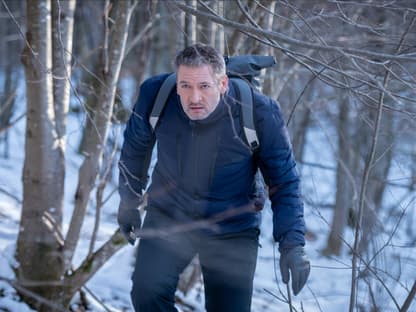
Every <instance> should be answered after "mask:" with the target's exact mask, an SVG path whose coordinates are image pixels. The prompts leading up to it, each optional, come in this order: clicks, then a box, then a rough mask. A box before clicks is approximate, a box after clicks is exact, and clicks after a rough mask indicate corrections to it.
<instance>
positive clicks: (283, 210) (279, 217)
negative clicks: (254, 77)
mask: <svg viewBox="0 0 416 312" xmlns="http://www.w3.org/2000/svg"><path fill="white" fill-rule="evenodd" d="M255 103H256V104H255V114H254V116H255V124H256V131H257V133H258V135H259V140H260V148H259V152H258V153H259V154H258V156H259V157H258V159H259V167H260V170H261V172H262V174H263V177H264V180H265V182H266V184H267V185H268V187H269V198H270V200H271V204H272V210H273V237H274V239H275V241H276V242H279V248H280V249H282V248H291V247H294V246H299V245H302V246H303V245H304V244H305V238H304V236H305V222H304V216H303V202H302V199H301V192H300V178H299V174H298V171H297V169H296V162H295V159H294V156H293V151H292V146H291V143H290V140H289V136H288V132H287V129H286V126H285V122H284V119H283V116H282V113H281V110H280V107H279V104H278V103H277V102H275V101H273V100H271V99H269V98H267V97H265V96H259V98H258V100H256V101H255ZM259 103H260V104H259Z"/></svg>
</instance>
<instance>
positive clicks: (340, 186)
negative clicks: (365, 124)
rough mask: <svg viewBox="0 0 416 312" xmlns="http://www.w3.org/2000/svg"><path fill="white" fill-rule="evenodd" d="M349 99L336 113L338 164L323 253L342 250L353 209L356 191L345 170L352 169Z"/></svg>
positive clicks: (335, 253) (334, 252)
mask: <svg viewBox="0 0 416 312" xmlns="http://www.w3.org/2000/svg"><path fill="white" fill-rule="evenodd" d="M349 104H350V103H349V99H348V97H347V96H343V97H342V100H341V103H340V111H339V113H338V129H337V130H338V131H337V132H338V164H337V175H336V196H335V208H334V214H333V217H332V223H331V231H330V233H329V236H328V242H327V246H326V249H325V250H324V254H326V255H331V254H334V255H339V254H340V253H341V251H342V246H343V237H344V230H345V227H346V226H347V221H348V214H349V212H350V211H355V210H356V209H353V205H354V204H356V200H357V191H356V185H355V184H354V181H353V180H351V179H350V178H348V176H353V174H351V173H350V172H348V171H347V170H352V169H353V163H354V157H356V156H354V149H353V145H352V137H351V130H350V128H351V122H350V120H349V119H350V118H349V114H350V112H349V111H350V109H349Z"/></svg>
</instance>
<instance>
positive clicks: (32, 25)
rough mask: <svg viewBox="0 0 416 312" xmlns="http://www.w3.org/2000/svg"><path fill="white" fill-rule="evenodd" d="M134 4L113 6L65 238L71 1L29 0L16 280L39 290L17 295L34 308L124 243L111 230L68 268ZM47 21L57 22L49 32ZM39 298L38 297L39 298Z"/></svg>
mask: <svg viewBox="0 0 416 312" xmlns="http://www.w3.org/2000/svg"><path fill="white" fill-rule="evenodd" d="M55 5H56V6H55ZM134 7H135V3H132V2H131V1H121V2H118V3H117V4H115V5H114V7H113V9H114V10H115V18H114V26H113V27H111V35H109V44H108V47H106V48H107V51H106V52H107V54H105V56H106V58H105V59H104V61H103V64H105V66H104V67H103V70H102V71H103V76H102V82H103V84H102V86H101V88H100V95H99V110H98V111H97V114H96V115H95V120H94V121H95V122H94V125H95V130H96V131H95V132H94V133H93V134H94V137H93V142H94V144H95V145H94V146H95V148H94V149H91V151H90V154H89V155H87V156H86V157H85V160H84V163H83V165H82V166H81V168H80V173H79V186H78V189H77V193H76V195H75V209H74V214H73V218H72V220H71V224H70V227H69V230H68V233H67V236H66V238H65V239H64V237H63V233H62V231H61V223H62V202H63V200H62V197H63V185H64V183H63V181H64V180H63V179H64V176H65V170H64V166H63V162H64V158H63V157H64V155H65V149H64V143H65V139H64V133H65V121H66V114H67V111H68V101H69V96H68V94H69V81H70V80H69V77H70V60H71V58H70V52H71V43H72V17H73V12H74V8H75V1H67V2H65V3H63V2H57V3H55V4H54V6H53V7H51V2H50V1H49V0H39V1H30V2H28V3H27V29H28V32H27V37H26V38H27V45H26V48H25V50H24V51H23V54H22V61H23V63H24V65H25V70H26V86H27V98H28V102H27V107H28V113H27V128H26V144H25V154H26V157H25V164H24V173H23V186H24V193H23V208H22V217H21V224H20V231H19V236H18V241H17V251H16V257H17V259H18V261H19V263H20V266H19V267H18V280H19V285H21V286H23V287H24V289H26V290H30V293H36V294H37V296H32V295H27V294H28V293H27V292H25V291H20V293H21V294H22V295H23V296H24V298H25V300H26V301H27V302H29V303H31V304H32V305H33V306H35V307H37V309H38V310H39V311H56V310H57V309H58V310H59V309H62V310H63V309H66V307H67V305H68V304H69V301H70V299H71V298H72V297H73V295H74V294H75V292H76V291H78V290H79V289H80V288H81V287H82V286H83V285H84V284H85V283H86V281H87V280H88V279H89V278H91V276H92V275H93V274H94V273H95V272H96V271H97V270H98V269H99V268H100V267H101V266H102V264H103V263H104V262H105V261H106V260H107V259H108V258H109V257H110V256H111V255H112V254H113V253H114V252H116V251H117V250H118V249H119V248H120V247H121V246H123V240H122V238H121V235H120V233H119V232H115V233H114V235H113V236H112V237H111V238H110V239H109V240H108V242H107V243H105V244H104V245H103V246H102V247H101V248H99V249H98V250H96V251H94V252H93V253H90V254H89V255H88V258H87V259H85V260H84V261H83V263H82V264H81V266H80V267H79V268H73V265H72V258H73V254H74V251H75V247H76V245H77V242H78V240H79V232H80V229H81V225H82V223H83V219H84V216H85V211H86V207H87V205H88V201H89V200H88V199H89V197H90V193H91V191H92V189H93V188H94V186H95V179H96V178H97V176H98V172H99V170H100V167H101V158H102V155H103V149H104V147H105V146H106V140H107V133H108V128H109V125H110V120H111V115H112V111H113V103H114V97H115V91H116V85H117V81H118V77H119V72H120V67H121V62H122V60H123V58H124V49H125V45H126V40H127V33H128V27H129V22H130V17H131V13H132V11H133V9H134ZM51 12H53V15H52V19H51ZM63 19H64V21H63ZM51 20H53V23H54V25H55V27H54V32H53V31H52V24H51ZM52 34H54V40H53V39H52ZM53 50H54V51H53ZM52 55H54V58H53V57H52ZM52 60H54V63H52ZM52 73H53V75H52ZM54 91H55V98H54ZM33 259H37V261H33ZM86 268H88V269H86ZM17 289H18V290H19V288H17ZM20 289H21V288H20ZM39 296H40V298H43V299H42V300H39ZM52 303H53V304H52Z"/></svg>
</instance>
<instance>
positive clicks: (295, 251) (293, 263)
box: [280, 246, 311, 296]
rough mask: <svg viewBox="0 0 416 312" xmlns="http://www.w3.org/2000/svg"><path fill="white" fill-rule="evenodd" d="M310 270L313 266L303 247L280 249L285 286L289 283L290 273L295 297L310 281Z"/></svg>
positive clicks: (281, 270) (281, 271)
mask: <svg viewBox="0 0 416 312" xmlns="http://www.w3.org/2000/svg"><path fill="white" fill-rule="evenodd" d="M310 270H311V264H310V262H309V259H308V258H307V256H306V254H305V250H304V248H303V247H302V246H297V247H293V248H288V249H285V248H283V249H280V273H281V274H282V280H283V283H285V284H287V283H289V280H290V276H289V271H290V273H291V276H292V290H293V293H294V295H295V296H296V295H297V294H298V293H299V292H300V291H301V289H302V288H303V286H304V285H305V283H306V281H307V280H308V277H309V272H310Z"/></svg>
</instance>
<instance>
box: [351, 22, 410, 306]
mask: <svg viewBox="0 0 416 312" xmlns="http://www.w3.org/2000/svg"><path fill="white" fill-rule="evenodd" d="M414 21H415V18H413V19H412V21H411V22H410V24H409V27H408V28H407V29H406V31H405V32H404V33H403V35H402V38H401V40H400V43H399V46H398V47H397V53H400V50H401V48H402V45H403V43H404V41H405V38H406V36H407V34H408V32H409V31H410V28H411V27H412V25H413V23H414ZM389 79H390V71H387V72H386V74H385V77H384V81H383V87H384V88H385V87H386V86H387V84H388V82H389ZM384 95H385V92H384V91H383V92H381V94H380V99H379V107H378V111H377V115H376V123H375V127H374V134H373V139H372V143H371V149H370V154H369V157H368V160H367V161H366V164H365V168H364V174H363V179H362V185H361V192H360V199H359V205H358V217H357V223H356V228H355V234H354V246H353V250H352V252H353V256H352V272H351V273H352V274H351V295H350V305H349V312H353V310H354V307H355V304H356V292H357V287H358V285H357V279H358V276H357V273H358V272H357V261H358V256H359V243H360V240H361V225H362V219H363V215H364V208H365V207H364V201H365V197H366V193H367V185H368V180H369V176H370V171H371V168H372V167H373V161H374V158H375V154H376V146H377V142H378V136H379V132H380V125H381V116H382V113H383V102H384ZM376 277H377V276H376ZM392 300H393V302H394V303H395V305H396V307H397V308H398V310H399V309H400V307H399V306H398V303H397V301H396V300H395V299H394V297H392Z"/></svg>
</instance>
